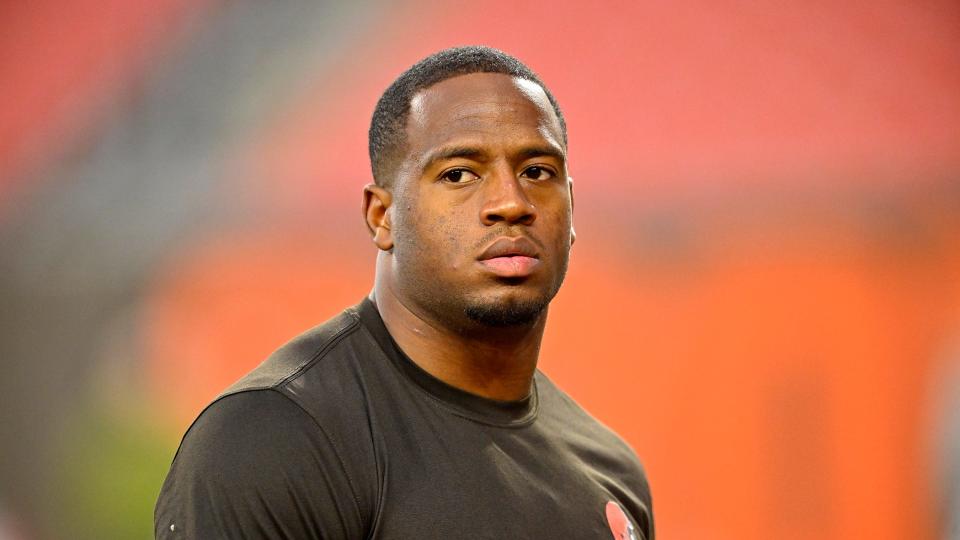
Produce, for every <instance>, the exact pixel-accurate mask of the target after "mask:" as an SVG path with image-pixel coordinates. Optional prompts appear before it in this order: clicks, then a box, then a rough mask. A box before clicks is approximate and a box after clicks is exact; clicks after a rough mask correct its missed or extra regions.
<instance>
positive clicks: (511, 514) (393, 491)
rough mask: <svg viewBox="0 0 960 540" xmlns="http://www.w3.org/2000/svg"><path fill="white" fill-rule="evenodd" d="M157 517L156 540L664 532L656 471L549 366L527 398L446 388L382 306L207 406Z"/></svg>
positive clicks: (299, 346) (354, 311)
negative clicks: (651, 476) (400, 339)
mask: <svg viewBox="0 0 960 540" xmlns="http://www.w3.org/2000/svg"><path fill="white" fill-rule="evenodd" d="M154 526H155V532H156V536H157V538H204V539H206V538H290V539H294V538H296V539H305V538H323V539H351V540H361V539H366V538H377V539H402V540H410V539H413V538H417V539H430V538H438V539H439V538H444V539H446V538H490V539H498V540H499V539H507V538H509V539H523V538H529V539H538V540H542V539H553V538H564V539H581V538H582V539H585V540H587V539H590V540H610V539H611V538H614V539H615V540H621V539H623V540H630V539H631V538H632V539H636V540H641V539H645V540H652V539H653V537H654V533H653V514H652V506H651V500H650V490H649V487H648V485H647V481H646V477H645V475H644V472H643V469H642V468H641V466H640V463H639V462H638V461H637V458H636V456H635V455H634V453H633V451H632V450H631V449H630V448H629V447H628V446H627V445H626V444H625V443H624V442H623V441H622V440H621V439H620V438H619V437H617V435H615V434H614V433H613V432H612V431H610V430H609V429H607V428H606V427H604V426H603V425H602V424H600V423H599V422H597V421H596V420H595V419H594V418H593V417H591V416H590V415H589V414H587V413H586V412H585V411H584V410H583V409H581V408H580V407H579V406H578V405H577V404H576V403H574V401H573V400H572V399H570V397H569V396H567V395H566V394H565V393H563V392H562V391H560V390H559V389H558V388H557V387H556V386H554V385H553V383H552V382H550V380H548V379H547V378H546V376H544V375H543V374H542V373H541V372H539V371H538V372H537V373H536V376H535V378H534V384H533V388H532V391H531V393H530V395H529V396H528V397H527V398H525V399H522V400H520V401H511V402H501V401H494V400H490V399H486V398H482V397H479V396H476V395H473V394H470V393H467V392H464V391H462V390H459V389H457V388H454V387H452V386H450V385H447V384H446V383H444V382H442V381H440V380H439V379H436V378H435V377H433V376H431V375H430V374H429V373H427V372H425V371H423V370H422V369H421V368H420V367H418V366H417V365H416V364H415V363H413V362H412V361H411V360H410V359H409V358H407V357H406V356H405V355H404V354H403V352H402V351H401V350H400V349H399V348H398V347H397V345H396V343H394V341H393V339H392V338H391V337H390V334H389V333H388V332H387V329H386V327H385V326H384V324H383V321H382V320H381V318H380V315H379V313H378V311H377V308H376V305H375V304H373V302H371V301H369V300H365V301H363V302H362V303H361V304H360V305H358V306H356V307H353V308H350V309H347V310H346V311H344V312H343V313H341V314H340V315H339V316H337V317H335V318H334V319H332V320H330V321H328V322H327V323H325V324H323V325H321V326H318V327H316V328H314V329H313V330H310V331H308V332H306V333H305V334H303V335H301V336H299V337H298V338H296V339H294V340H293V341H291V342H290V343H288V344H286V345H284V346H283V347H282V348H280V349H279V350H278V351H277V352H275V353H274V354H273V355H271V356H270V358H268V359H267V360H266V361H265V362H264V363H263V364H261V365H260V366H259V367H257V368H256V369H255V370H253V371H252V372H250V373H249V374H248V375H247V376H246V377H244V378H243V379H241V380H240V381H239V382H237V383H236V384H235V385H233V386H232V387H230V388H229V389H228V390H227V391H226V392H225V393H224V394H223V395H221V396H220V397H219V398H218V399H217V400H216V401H214V402H213V403H212V404H211V405H210V406H208V407H207V408H206V409H205V410H204V411H203V412H202V413H201V414H200V416H199V417H198V418H197V420H196V421H195V422H194V423H193V425H192V426H191V427H190V429H189V430H188V431H187V434H186V435H185V436H184V438H183V442H182V443H181V445H180V449H179V450H178V452H177V456H176V458H175V459H174V461H173V465H172V466H171V468H170V473H169V474H168V476H167V479H166V481H165V482H164V484H163V489H162V490H161V492H160V498H159V500H158V501H157V507H156V513H155V523H154ZM631 535H632V536H631Z"/></svg>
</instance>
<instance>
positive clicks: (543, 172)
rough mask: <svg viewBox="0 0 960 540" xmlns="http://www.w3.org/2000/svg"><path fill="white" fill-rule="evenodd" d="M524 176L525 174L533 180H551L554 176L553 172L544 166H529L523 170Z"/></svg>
mask: <svg viewBox="0 0 960 540" xmlns="http://www.w3.org/2000/svg"><path fill="white" fill-rule="evenodd" d="M522 176H525V177H527V178H529V179H531V180H549V179H551V178H553V172H552V171H551V170H549V169H547V168H544V167H537V166H533V167H527V169H526V170H525V171H523V175H522Z"/></svg>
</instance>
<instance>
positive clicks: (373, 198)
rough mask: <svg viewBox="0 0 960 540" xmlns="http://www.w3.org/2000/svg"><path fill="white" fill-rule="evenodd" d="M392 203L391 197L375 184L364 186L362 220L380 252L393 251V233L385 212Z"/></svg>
mask: <svg viewBox="0 0 960 540" xmlns="http://www.w3.org/2000/svg"><path fill="white" fill-rule="evenodd" d="M392 202H393V195H391V194H390V192H389V191H387V190H386V189H384V188H382V187H380V186H378V185H376V184H367V185H366V186H364V188H363V208H362V211H363V219H364V221H365V222H366V223H367V229H369V230H370V236H371V237H372V238H373V243H374V244H376V245H377V248H379V249H380V250H381V251H390V250H391V249H393V231H391V229H390V213H389V212H387V210H389V209H390V204H391V203H392Z"/></svg>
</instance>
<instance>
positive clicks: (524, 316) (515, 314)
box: [463, 297, 550, 328]
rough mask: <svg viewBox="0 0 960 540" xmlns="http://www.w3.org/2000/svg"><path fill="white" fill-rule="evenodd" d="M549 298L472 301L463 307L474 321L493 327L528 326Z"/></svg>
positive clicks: (545, 307) (540, 312)
mask: <svg viewBox="0 0 960 540" xmlns="http://www.w3.org/2000/svg"><path fill="white" fill-rule="evenodd" d="M549 304H550V299H549V298H546V297H541V298H534V299H506V300H500V301H497V300H492V301H487V302H472V303H470V304H468V305H467V306H466V307H464V310H463V311H464V314H465V315H466V316H467V318H468V319H470V320H471V321H473V322H475V323H479V324H482V325H484V326H489V327H494V328H505V327H511V326H528V325H530V324H533V323H534V322H535V321H536V320H537V319H538V318H539V317H540V315H541V314H542V313H543V312H544V310H546V309H547V306H548V305H549Z"/></svg>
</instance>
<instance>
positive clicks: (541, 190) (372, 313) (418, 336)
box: [155, 47, 653, 540]
mask: <svg viewBox="0 0 960 540" xmlns="http://www.w3.org/2000/svg"><path fill="white" fill-rule="evenodd" d="M566 153H567V137H566V127H565V125H564V122H563V116H562V115H561V112H560V109H559V107H558V106H557V103H556V101H555V100H554V98H553V96H552V95H551V94H550V93H549V91H548V90H547V88H546V86H544V85H543V83H541V82H540V80H539V79H538V78H537V76H536V75H535V74H534V73H533V72H532V71H530V70H529V69H528V68H527V67H526V66H524V65H523V64H521V63H520V62H519V61H518V60H516V59H515V58H513V57H510V56H508V55H506V54H504V53H502V52H500V51H497V50H494V49H489V48H485V47H464V48H456V49H448V50H445V51H441V52H439V53H437V54H435V55H433V56H430V57H429V58H426V59H425V60H422V61H421V62H419V63H418V64H416V65H415V66H413V67H411V68H410V69H409V70H407V71H406V72H405V73H403V74H402V75H401V76H400V77H399V78H398V79H397V80H396V81H395V82H394V83H393V84H392V85H391V86H390V88H388V89H387V90H386V92H385V93H384V94H383V96H382V97H381V99H380V101H379V103H378V104H377V108H376V111H375V112H374V115H373V122H372V125H371V127H370V159H371V163H372V167H373V175H374V179H375V183H374V184H370V185H368V186H366V188H365V189H364V196H363V216H364V219H365V220H366V224H367V226H368V228H369V229H370V233H371V236H372V238H373V242H374V244H375V245H376V246H377V248H378V249H379V252H378V255H377V263H376V280H375V285H374V288H373V292H372V293H371V295H370V296H369V298H367V299H365V300H364V301H363V302H362V303H361V304H360V305H358V306H356V307H353V308H350V309H348V310H346V311H344V312H343V313H342V314H341V315H339V316H338V317H336V318H334V319H332V320H331V321H328V322H327V323H325V324H323V325H321V326H319V327H317V328H315V329H313V330H310V331H308V332H307V333H305V334H303V335H301V336H300V337H298V338H296V339H294V340H293V341H291V342H290V343H288V344H287V345H285V346H284V347H282V348H281V349H280V350H278V351H277V352H276V353H274V354H273V355H272V356H271V357H270V358H269V359H267V360H266V362H264V363H263V364H262V365H261V366H260V367H258V368H257V369H255V370H254V371H253V372H251V373H250V374H249V375H247V376H246V377H244V378H243V379H241V380H240V381H239V382H238V383H236V384H235V385H234V386H232V387H231V388H230V389H228V390H227V391H226V393H225V394H223V395H222V396H221V397H220V398H219V399H217V400H216V401H215V402H214V403H213V404H211V405H210V406H209V407H208V408H207V409H206V410H205V411H204V412H203V413H201V415H200V417H199V418H198V419H197V420H196V421H195V422H194V424H193V426H191V428H190V430H189V431H188V432H187V435H186V436H185V437H184V440H183V442H182V444H181V447H180V450H179V451H178V454H177V457H176V458H175V459H174V463H173V465H172V467H171V470H170V473H169V476H168V477H167V480H166V482H165V483H164V486H163V489H162V491H161V493H160V499H159V501H158V503H157V509H156V516H155V527H156V534H157V536H158V537H163V538H177V537H185V538H324V539H356V540H360V539H365V538H378V539H415V538H497V539H500V538H504V539H506V538H509V539H514V538H535V539H548V538H564V539H570V538H583V539H605V540H608V539H610V538H616V539H617V540H620V539H651V538H653V516H652V513H651V512H652V510H651V501H650V493H649V489H648V487H647V483H646V479H645V477H644V473H643V470H642V469H641V466H640V464H639V462H638V461H637V459H636V457H635V455H634V454H633V452H632V451H631V450H630V448H629V447H628V446H627V445H626V444H625V443H624V442H623V441H621V440H620V439H619V438H618V437H617V436H616V435H614V434H613V433H612V432H611V431H609V430H608V429H607V428H605V427H603V426H602V425H601V424H600V423H598V422H597V421H596V420H594V419H593V418H592V417H590V416H589V415H588V414H587V413H586V412H584V411H583V410H582V409H581V408H580V407H579V406H577V405H576V403H574V402H573V401H572V400H571V399H570V398H569V397H568V396H567V395H566V394H564V393H563V392H561V391H560V390H558V389H557V388H556V387H555V386H554V385H553V383H551V382H550V381H549V380H548V379H547V378H546V377H545V376H544V375H543V374H542V373H540V372H539V371H537V370H536V364H537V357H538V353H539V349H540V341H541V338H542V336H543V330H544V325H545V324H546V320H547V306H548V304H549V302H550V300H551V299H552V298H553V296H554V295H555V294H556V292H557V290H558V289H559V288H560V284H561V282H562V281H563V277H564V274H565V272H566V268H567V260H568V256H569V251H570V246H571V244H572V243H573V240H574V232H573V226H572V210H573V192H572V184H571V181H570V179H569V177H568V175H567V169H566Z"/></svg>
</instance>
